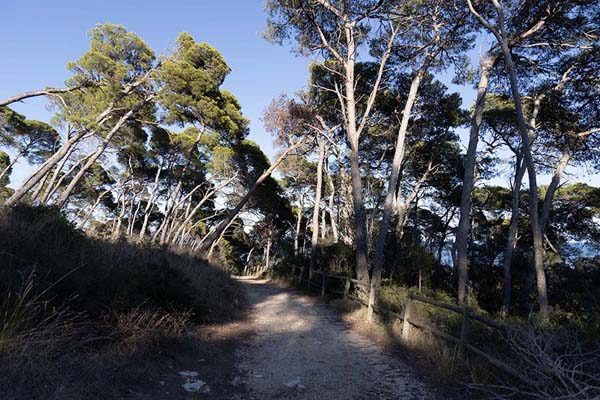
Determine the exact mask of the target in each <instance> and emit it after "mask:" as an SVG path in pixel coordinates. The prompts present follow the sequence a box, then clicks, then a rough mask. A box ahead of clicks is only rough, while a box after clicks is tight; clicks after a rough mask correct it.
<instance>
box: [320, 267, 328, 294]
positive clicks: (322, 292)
mask: <svg viewBox="0 0 600 400" xmlns="http://www.w3.org/2000/svg"><path fill="white" fill-rule="evenodd" d="M321 275H323V280H322V281H321V297H325V281H326V280H327V274H326V273H325V271H322V273H321Z"/></svg>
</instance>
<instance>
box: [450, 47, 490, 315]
mask: <svg viewBox="0 0 600 400" xmlns="http://www.w3.org/2000/svg"><path fill="white" fill-rule="evenodd" d="M495 60H496V57H495V56H493V55H488V56H487V57H486V59H485V60H483V61H482V62H481V76H480V78H479V85H478V87H477V100H476V102H475V112H474V114H473V119H472V120H471V130H470V133H469V145H468V148H467V155H466V158H465V174H464V177H463V187H462V193H461V198H460V219H459V221H458V226H457V228H456V243H455V248H456V264H455V272H456V273H457V275H458V304H460V305H465V303H466V300H467V291H468V289H467V287H468V281H469V259H468V246H469V225H470V224H469V222H470V219H471V204H472V195H473V188H474V186H475V163H476V160H477V144H478V142H479V129H480V126H481V120H482V118H483V111H484V109H485V99H486V95H487V89H488V81H489V73H490V69H491V68H492V66H493V65H494V62H495Z"/></svg>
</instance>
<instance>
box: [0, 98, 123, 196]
mask: <svg viewBox="0 0 600 400" xmlns="http://www.w3.org/2000/svg"><path fill="white" fill-rule="evenodd" d="M113 111H114V105H113V104H111V105H109V106H108V107H107V108H106V109H105V110H104V111H103V112H102V113H101V114H100V115H98V117H97V118H96V123H97V124H98V127H102V126H103V125H104V124H105V123H106V120H107V119H108V116H109V115H110V114H111V113H112V112H113ZM94 132H95V131H91V132H90V131H87V130H81V131H79V132H77V134H75V135H74V136H73V137H72V138H67V140H66V141H65V143H64V145H62V146H61V147H60V149H58V151H57V152H56V153H54V154H53V155H52V157H50V158H49V159H47V160H46V161H45V162H44V163H43V164H42V165H40V166H39V167H38V168H37V169H36V170H35V171H34V172H33V173H32V174H31V175H30V176H29V177H28V178H27V179H26V180H25V182H23V184H22V185H21V187H20V188H19V189H17V190H15V192H14V193H13V195H12V196H10V198H9V199H7V200H6V202H5V203H4V205H5V206H7V207H11V206H14V205H15V204H17V203H18V202H19V201H21V199H22V198H23V197H24V196H25V195H26V194H27V193H28V192H29V191H30V190H31V188H33V187H34V186H35V185H36V184H37V183H38V182H39V181H40V180H42V179H43V178H44V177H45V176H46V174H48V173H49V172H50V170H52V168H53V167H54V166H55V165H56V164H57V163H58V162H60V160H62V159H63V157H65V156H66V155H67V154H68V153H69V152H70V151H72V148H73V146H75V145H76V144H77V143H78V142H79V141H80V140H82V139H83V138H84V137H86V136H88V135H89V136H91V135H93V134H94Z"/></svg>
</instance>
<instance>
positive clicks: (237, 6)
mask: <svg viewBox="0 0 600 400" xmlns="http://www.w3.org/2000/svg"><path fill="white" fill-rule="evenodd" d="M3 3H4V4H2V8H1V13H0V37H2V38H3V39H4V40H2V41H0V82H1V84H0V98H5V97H8V96H10V95H14V94H17V93H21V92H23V91H27V90H34V89H41V88H44V87H46V86H56V87H61V86H62V85H63V82H64V80H65V79H66V78H67V77H68V75H69V74H68V71H67V70H66V69H65V65H66V63H67V62H68V61H71V60H75V59H77V58H78V57H79V56H80V55H82V54H83V53H84V52H85V51H86V50H87V49H88V44H89V40H88V37H87V32H88V31H89V30H90V28H92V27H93V26H94V25H95V24H98V23H104V22H111V23H117V24H122V25H125V26H126V27H127V28H128V29H129V30H131V31H133V32H135V33H137V34H138V35H140V36H141V37H142V38H143V39H144V40H145V41H146V43H148V45H150V46H151V47H152V48H153V49H154V50H155V51H156V52H157V53H164V52H166V51H167V49H169V48H170V47H172V44H173V42H174V40H175V38H176V36H177V35H178V34H179V33H180V32H188V33H190V34H192V35H193V36H194V37H195V38H196V40H198V41H203V42H207V43H209V44H211V45H213V46H214V47H216V48H217V49H218V50H219V51H220V52H221V54H222V55H223V56H224V57H225V59H226V60H227V62H228V63H229V65H230V67H231V69H232V72H231V74H230V75H229V77H228V78H227V80H226V82H225V87H226V88H227V89H229V90H230V91H231V92H233V93H234V94H235V95H236V96H237V97H238V99H239V100H240V102H241V104H242V110H243V113H244V115H246V117H248V118H250V120H251V125H250V129H251V133H250V139H252V140H254V141H256V142H257V143H258V144H259V145H260V146H261V147H262V149H263V151H265V152H266V153H267V154H268V155H270V156H272V155H273V148H272V145H271V137H270V136H269V135H268V134H266V133H265V132H264V129H263V127H262V123H261V121H260V116H261V114H262V111H263V110H264V108H265V107H266V106H267V105H268V103H269V102H270V101H271V99H273V98H274V97H275V96H277V95H278V94H280V93H283V92H285V93H288V94H292V93H294V92H296V91H297V90H299V89H302V88H303V87H305V85H306V80H307V76H308V74H307V66H308V64H309V62H310V60H308V59H303V58H298V57H297V56H295V55H293V54H292V53H290V49H289V46H277V45H273V44H271V43H268V42H267V41H266V40H264V39H263V38H262V37H261V32H262V31H263V30H264V27H265V14H264V12H263V0H195V1H194V0H173V1H165V0H146V1H141V0H138V1H133V0H129V1H127V0H120V1H116V0H103V1H93V2H92V1H90V2H84V1H74V0H53V1H52V0H19V1H8V0H4V1H3ZM472 54H473V56H475V57H477V50H476V49H475V50H474V51H473V52H472ZM475 61H477V60H475ZM439 78H440V79H441V80H442V81H443V82H445V83H446V84H447V85H448V86H449V87H450V89H451V90H452V91H458V92H459V93H461V95H462V97H463V107H470V105H471V104H472V102H473V100H474V95H475V91H474V89H473V88H470V87H457V86H455V85H452V84H450V82H449V81H450V79H451V74H449V73H448V74H444V75H442V76H440V77H439ZM44 104H45V100H44V99H35V100H28V101H27V102H26V103H22V104H18V105H16V106H15V107H14V108H15V109H16V110H17V111H19V112H21V113H23V114H25V115H26V116H27V117H28V118H30V119H39V120H45V121H48V119H49V117H50V113H49V112H48V111H47V110H45V107H44ZM461 137H462V138H463V142H466V141H465V132H464V131H463V132H461ZM576 172H577V175H578V179H577V180H581V181H584V182H588V183H592V184H598V183H599V182H600V179H598V176H590V175H587V174H586V173H585V172H584V171H576ZM26 173H27V169H26V168H23V167H22V166H21V167H19V168H16V171H15V172H14V173H13V176H12V178H11V180H12V182H13V185H14V184H17V183H18V182H19V181H20V180H21V179H23V177H24V175H25V174H26ZM547 179H548V178H547V177H543V179H542V182H543V183H545V182H547ZM503 181H505V178H499V179H497V181H496V183H500V184H502V183H503Z"/></svg>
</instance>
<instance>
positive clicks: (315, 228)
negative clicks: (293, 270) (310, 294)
mask: <svg viewBox="0 0 600 400" xmlns="http://www.w3.org/2000/svg"><path fill="white" fill-rule="evenodd" d="M318 140H319V161H318V163H317V184H316V186H315V205H314V207H313V215H312V239H311V241H310V269H309V270H310V271H315V270H316V269H317V268H316V267H317V245H318V242H319V210H320V206H321V193H322V189H323V162H324V160H325V139H324V138H321V137H320V138H319V139H318Z"/></svg>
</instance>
